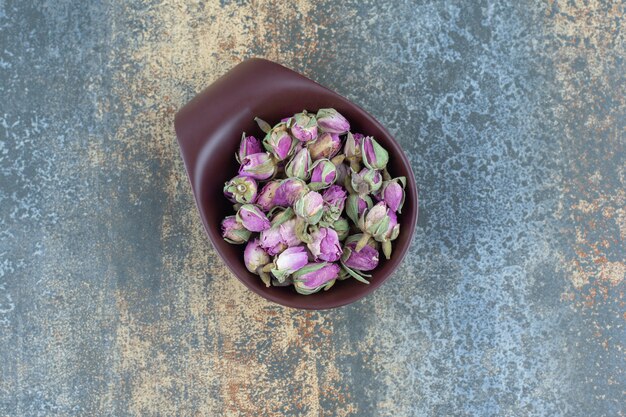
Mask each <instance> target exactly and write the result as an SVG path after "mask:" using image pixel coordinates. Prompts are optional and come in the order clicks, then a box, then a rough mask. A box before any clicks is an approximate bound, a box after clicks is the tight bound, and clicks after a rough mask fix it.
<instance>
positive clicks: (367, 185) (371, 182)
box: [350, 168, 383, 195]
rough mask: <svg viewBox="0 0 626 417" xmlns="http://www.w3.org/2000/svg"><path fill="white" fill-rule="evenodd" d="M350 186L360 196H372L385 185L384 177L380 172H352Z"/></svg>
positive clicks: (367, 170) (364, 169)
mask: <svg viewBox="0 0 626 417" xmlns="http://www.w3.org/2000/svg"><path fill="white" fill-rule="evenodd" d="M350 185H351V186H352V188H353V189H354V191H355V192H356V193H357V194H359V195H367V194H372V193H375V192H376V191H378V190H379V189H380V187H381V186H382V185H383V176H382V174H381V173H380V171H376V170H374V169H368V168H363V169H362V170H361V171H359V173H356V172H354V171H352V175H351V176H350Z"/></svg>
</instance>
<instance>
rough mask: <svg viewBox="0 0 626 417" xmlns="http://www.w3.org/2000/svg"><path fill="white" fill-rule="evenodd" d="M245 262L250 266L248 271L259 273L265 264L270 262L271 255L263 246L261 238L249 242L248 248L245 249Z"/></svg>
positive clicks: (247, 266)
mask: <svg viewBox="0 0 626 417" xmlns="http://www.w3.org/2000/svg"><path fill="white" fill-rule="evenodd" d="M243 263H244V264H245V265H246V268H248V271H250V272H252V273H253V274H257V275H258V274H259V273H260V272H261V269H262V268H263V267H264V266H265V265H267V264H269V263H270V256H269V255H268V254H267V252H265V249H263V248H262V247H261V244H260V242H259V239H253V240H251V241H249V242H248V245H246V249H245V250H244V251H243Z"/></svg>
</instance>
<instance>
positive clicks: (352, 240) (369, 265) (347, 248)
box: [341, 234, 379, 271]
mask: <svg viewBox="0 0 626 417" xmlns="http://www.w3.org/2000/svg"><path fill="white" fill-rule="evenodd" d="M362 237H363V235H362V234H358V235H353V236H350V237H348V239H346V243H345V245H344V247H343V255H342V256H341V262H342V263H343V264H344V265H345V266H347V267H349V268H351V269H353V270H355V271H371V270H373V269H374V268H376V267H377V266H378V261H379V255H378V250H376V245H375V242H374V241H373V240H371V239H368V242H367V244H366V245H365V246H363V248H361V250H360V251H358V252H357V251H356V246H357V244H358V242H359V241H360V240H361V238H362Z"/></svg>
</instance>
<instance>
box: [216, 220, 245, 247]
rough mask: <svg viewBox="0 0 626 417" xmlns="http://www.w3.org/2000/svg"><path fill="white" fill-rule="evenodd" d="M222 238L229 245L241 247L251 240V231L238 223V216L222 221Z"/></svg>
mask: <svg viewBox="0 0 626 417" xmlns="http://www.w3.org/2000/svg"><path fill="white" fill-rule="evenodd" d="M222 237H223V238H224V240H225V241H227V242H228V243H232V244H234V245H240V244H242V243H246V242H247V241H248V239H250V231H249V230H247V229H246V228H245V227H243V224H241V223H239V222H238V221H237V217H236V216H228V217H226V218H224V220H222Z"/></svg>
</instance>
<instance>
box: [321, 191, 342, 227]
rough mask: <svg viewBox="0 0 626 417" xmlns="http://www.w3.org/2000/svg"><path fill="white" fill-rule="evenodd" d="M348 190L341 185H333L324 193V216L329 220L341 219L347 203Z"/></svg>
mask: <svg viewBox="0 0 626 417" xmlns="http://www.w3.org/2000/svg"><path fill="white" fill-rule="evenodd" d="M346 197H347V194H346V190H344V189H343V188H342V187H341V186H340V185H331V186H330V187H328V188H327V189H326V190H325V191H324V193H323V194H322V198H323V199H324V209H325V211H324V218H325V220H327V221H328V222H330V221H333V222H334V221H335V220H337V219H339V217H340V216H341V213H343V209H344V206H345V204H346Z"/></svg>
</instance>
